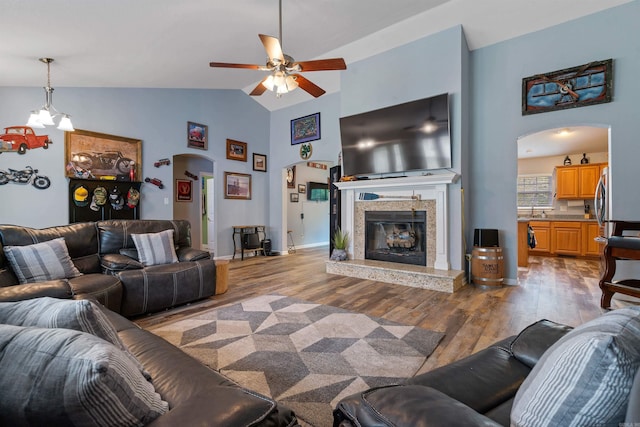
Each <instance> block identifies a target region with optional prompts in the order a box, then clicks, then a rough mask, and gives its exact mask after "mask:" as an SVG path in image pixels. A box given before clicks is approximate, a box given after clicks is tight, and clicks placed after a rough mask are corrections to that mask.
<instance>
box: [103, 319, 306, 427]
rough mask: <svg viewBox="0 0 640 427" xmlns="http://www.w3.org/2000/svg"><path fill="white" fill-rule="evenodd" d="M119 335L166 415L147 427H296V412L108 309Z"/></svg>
mask: <svg viewBox="0 0 640 427" xmlns="http://www.w3.org/2000/svg"><path fill="white" fill-rule="evenodd" d="M104 312H105V314H106V315H107V317H108V318H109V320H110V321H111V323H112V324H113V325H114V327H115V328H116V330H117V331H118V336H119V337H120V339H121V340H122V342H123V343H124V345H125V346H126V347H127V350H128V351H129V352H130V353H132V354H133V355H134V356H135V357H136V358H137V359H138V361H140V363H141V364H142V366H143V367H144V369H145V370H146V371H147V372H149V374H151V378H152V379H153V386H154V387H155V390H156V392H158V393H159V394H160V396H162V399H163V400H165V401H167V402H168V403H169V411H168V412H167V413H165V414H164V415H161V416H160V417H158V418H156V419H155V420H154V421H153V422H151V423H150V424H149V426H150V427H165V426H166V427H175V426H261V427H280V426H282V427H286V426H297V425H299V424H298V421H297V419H296V416H295V414H294V413H293V412H292V411H291V410H290V409H288V408H286V407H284V406H281V405H279V404H277V403H276V402H275V401H274V400H272V399H270V398H268V397H266V396H263V395H260V394H258V393H255V392H253V391H250V390H247V389H243V388H241V387H240V386H238V385H237V384H235V383H234V382H232V381H231V380H229V379H227V378H226V377H224V376H222V375H221V374H219V373H218V372H216V371H214V370H212V369H209V368H208V367H206V366H204V365H203V364H202V363H200V362H198V361H197V360H195V359H193V358H192V357H191V356H189V355H187V354H186V353H184V352H183V351H182V350H180V349H178V348H177V347H175V346H173V345H171V344H170V343H168V342H167V341H165V340H163V339H162V338H160V337H158V336H156V335H153V334H152V333H150V332H147V331H145V330H143V329H140V328H139V327H138V326H137V325H135V324H134V323H132V322H131V321H129V320H127V319H126V318H124V317H122V316H120V315H118V314H116V313H114V312H112V311H110V310H104Z"/></svg>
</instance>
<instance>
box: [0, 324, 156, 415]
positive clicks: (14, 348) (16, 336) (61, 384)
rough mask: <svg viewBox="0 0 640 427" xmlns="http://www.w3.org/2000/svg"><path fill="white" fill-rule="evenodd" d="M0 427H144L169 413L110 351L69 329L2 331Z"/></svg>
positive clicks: (4, 327) (112, 348)
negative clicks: (5, 426) (4, 426)
mask: <svg viewBox="0 0 640 427" xmlns="http://www.w3.org/2000/svg"><path fill="white" fill-rule="evenodd" d="M0 360H1V361H2V369H0V396H1V398H0V425H23V426H40V425H43V426H44V425H50V426H58V427H59V426H76V427H79V426H87V427H88V426H92V427H93V426H105V427H106V426H116V425H117V426H142V425H146V424H148V423H150V422H151V421H153V420H154V419H155V418H157V417H158V416H160V415H162V414H163V413H165V412H166V411H167V410H168V404H167V402H165V401H163V400H162V398H161V397H160V395H159V394H158V393H156V391H155V389H154V388H153V385H151V383H149V382H147V381H146V380H145V379H144V377H143V376H142V374H141V373H140V372H139V371H138V369H137V368H136V367H135V366H134V365H133V363H132V362H131V360H130V359H129V358H128V357H126V356H125V354H124V353H123V352H122V351H121V350H119V349H118V348H116V347H115V346H114V345H112V344H110V343H108V342H106V341H104V340H102V339H100V338H97V337H95V336H93V335H90V334H87V333H84V332H78V331H73V330H70V329H42V328H33V327H21V326H13V325H0Z"/></svg>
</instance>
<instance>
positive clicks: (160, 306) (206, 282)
mask: <svg viewBox="0 0 640 427" xmlns="http://www.w3.org/2000/svg"><path fill="white" fill-rule="evenodd" d="M168 229H173V230H174V243H175V247H176V254H177V256H178V260H179V262H177V263H173V264H164V265H154V266H148V267H144V266H143V265H142V264H140V263H139V262H138V261H137V260H136V259H135V257H136V252H135V244H134V242H133V240H132V238H131V235H132V234H134V233H135V234H140V233H157V232H160V231H163V230H168ZM58 237H64V239H65V243H66V245H67V248H68V251H69V256H70V257H71V259H72V261H73V264H74V265H75V266H76V267H77V269H78V270H79V271H80V272H81V273H82V275H81V276H78V277H73V278H70V279H59V280H50V281H43V282H38V283H27V284H19V282H18V279H17V277H16V274H15V272H14V271H13V270H12V268H11V266H10V265H9V263H8V262H7V259H6V256H5V255H4V253H3V251H2V248H3V247H4V246H25V245H32V244H34V243H39V242H44V241H48V240H52V239H55V238H58ZM215 294H216V266H215V262H214V260H212V259H211V257H210V255H209V253H208V252H205V251H201V250H198V249H194V248H192V247H191V225H190V224H189V222H188V221H184V220H173V221H171V220H106V221H98V222H81V223H75V224H70V225H62V226H55V227H49V228H43V229H35V228H29V227H21V226H17V225H0V301H14V300H20V299H24V298H25V296H27V295H28V296H30V297H38V296H50V297H57V298H76V299H79V298H93V299H96V300H97V301H98V302H100V303H101V304H103V305H104V306H105V307H107V308H109V309H110V310H113V311H115V312H117V313H120V314H122V315H124V316H126V317H132V316H138V315H141V314H146V313H153V312H157V311H160V310H164V309H166V308H171V307H175V306H178V305H181V304H185V303H187V302H191V301H196V300H198V299H202V298H206V297H209V296H212V295H215Z"/></svg>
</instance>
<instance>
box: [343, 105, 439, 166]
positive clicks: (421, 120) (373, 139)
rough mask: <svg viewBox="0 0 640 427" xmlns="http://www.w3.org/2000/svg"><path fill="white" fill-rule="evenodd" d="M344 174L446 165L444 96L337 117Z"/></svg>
mask: <svg viewBox="0 0 640 427" xmlns="http://www.w3.org/2000/svg"><path fill="white" fill-rule="evenodd" d="M340 136H341V139H342V162H343V168H344V174H345V175H356V176H364V175H376V174H391V173H402V172H409V171H418V170H431V169H444V168H450V167H451V137H450V133H449V95H448V94H446V93H444V94H441V95H437V96H433V97H430V98H425V99H420V100H417V101H411V102H407V103H404V104H399V105H394V106H391V107H386V108H381V109H379V110H374V111H368V112H366V113H361V114H356V115H353V116H347V117H342V118H340Z"/></svg>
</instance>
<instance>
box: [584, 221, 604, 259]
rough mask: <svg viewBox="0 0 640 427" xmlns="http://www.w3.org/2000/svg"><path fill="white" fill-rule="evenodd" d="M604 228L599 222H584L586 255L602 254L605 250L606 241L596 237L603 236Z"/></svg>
mask: <svg viewBox="0 0 640 427" xmlns="http://www.w3.org/2000/svg"><path fill="white" fill-rule="evenodd" d="M603 233H604V230H602V227H600V226H599V225H598V224H597V223H594V222H585V223H583V224H582V236H583V238H582V254H583V255H585V256H600V255H601V254H602V253H603V250H604V243H600V242H597V241H596V240H595V239H596V237H598V236H602V235H603Z"/></svg>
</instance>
